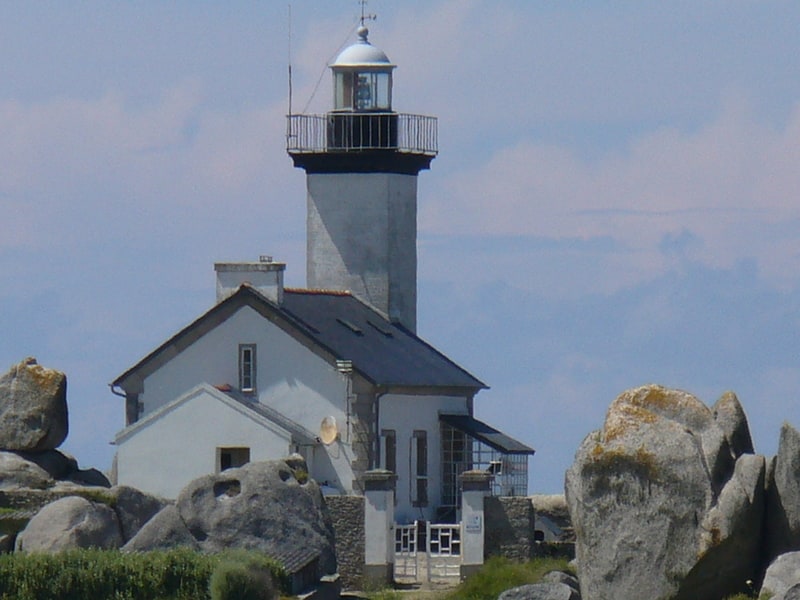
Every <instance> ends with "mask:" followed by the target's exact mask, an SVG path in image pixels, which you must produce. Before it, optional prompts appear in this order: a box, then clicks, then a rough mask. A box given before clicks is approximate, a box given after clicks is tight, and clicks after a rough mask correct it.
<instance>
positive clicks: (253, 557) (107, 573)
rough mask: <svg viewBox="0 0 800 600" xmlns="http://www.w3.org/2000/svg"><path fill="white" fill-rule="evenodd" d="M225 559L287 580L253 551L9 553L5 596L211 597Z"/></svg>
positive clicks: (2, 584)
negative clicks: (211, 585)
mask: <svg viewBox="0 0 800 600" xmlns="http://www.w3.org/2000/svg"><path fill="white" fill-rule="evenodd" d="M232 557H233V558H232ZM225 561H228V562H236V563H238V564H255V565H259V568H263V570H264V571H265V572H267V573H270V574H271V577H270V581H271V582H272V581H279V582H281V583H284V581H285V578H284V576H283V570H282V569H281V568H280V566H279V565H278V564H277V563H275V562H274V561H270V560H269V559H267V558H266V557H265V556H263V555H261V554H256V553H253V552H228V553H224V554H218V555H213V554H203V553H200V552H195V551H193V550H189V549H187V548H182V549H175V550H169V551H160V552H135V553H123V552H119V551H117V550H95V549H92V550H71V551H68V552H61V553H58V554H4V555H0V600H40V599H41V598H47V599H48V600H78V599H81V600H82V599H84V598H92V600H163V599H165V598H169V599H170V600H197V599H199V598H207V597H208V589H209V580H210V579H211V575H212V573H213V572H214V570H215V568H216V567H217V565H218V564H220V563H222V562H225Z"/></svg>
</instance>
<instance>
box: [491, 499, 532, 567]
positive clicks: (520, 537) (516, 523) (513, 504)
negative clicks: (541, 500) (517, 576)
mask: <svg viewBox="0 0 800 600" xmlns="http://www.w3.org/2000/svg"><path fill="white" fill-rule="evenodd" d="M483 510H484V521H485V523H486V532H485V537H484V547H483V554H484V557H485V558H489V557H490V556H505V557H506V558H508V559H511V560H514V561H527V560H530V559H531V558H532V557H533V556H534V553H535V548H536V545H535V542H534V524H535V513H534V510H533V503H532V502H531V500H530V498H527V497H503V498H499V497H495V496H487V497H486V498H484V501H483Z"/></svg>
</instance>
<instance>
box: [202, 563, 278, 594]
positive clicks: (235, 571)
mask: <svg viewBox="0 0 800 600" xmlns="http://www.w3.org/2000/svg"><path fill="white" fill-rule="evenodd" d="M208 589H209V593H210V594H211V600H275V599H276V598H277V597H278V596H277V594H276V592H275V586H274V584H273V583H272V576H271V575H270V572H269V571H266V570H264V569H262V568H258V567H257V566H254V565H253V564H242V563H234V562H228V561H223V562H221V563H220V564H219V565H217V568H216V569H214V573H212V575H211V580H210V582H209V584H208Z"/></svg>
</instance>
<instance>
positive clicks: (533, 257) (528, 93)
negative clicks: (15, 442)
mask: <svg viewBox="0 0 800 600" xmlns="http://www.w3.org/2000/svg"><path fill="white" fill-rule="evenodd" d="M290 6H291V10H290ZM368 11H369V12H370V13H374V14H376V15H377V19H376V20H375V21H371V22H370V23H368V25H369V28H370V32H371V33H370V41H371V42H372V43H374V44H375V45H377V46H378V47H380V48H381V49H383V50H384V51H385V52H386V53H387V54H388V55H389V57H390V58H391V59H392V61H393V62H394V63H396V64H397V65H398V68H397V70H396V72H395V80H394V99H393V104H394V108H395V109H396V110H398V111H400V112H407V113H416V114H429V115H435V116H437V117H438V119H439V156H438V157H437V158H436V159H435V160H434V162H433V164H432V167H431V170H430V171H423V172H422V173H421V174H420V177H419V216H418V219H419V239H418V256H419V283H418V295H419V298H418V332H419V334H420V335H421V337H423V338H424V339H425V340H427V341H429V342H431V343H432V344H434V345H435V346H436V347H437V348H438V349H440V350H441V351H443V352H444V353H445V354H447V355H448V356H450V357H451V358H452V359H453V360H455V361H456V362H458V363H459V364H461V365H462V366H463V367H465V368H466V369H468V370H469V371H470V372H472V373H473V374H474V375H476V376H477V377H478V378H480V379H481V380H482V381H485V382H486V383H487V384H488V385H489V386H490V389H488V390H485V391H482V392H481V393H480V394H478V396H477V397H476V401H475V414H476V416H477V417H478V418H480V419H482V420H484V421H487V422H488V423H490V424H492V425H494V426H495V427H497V428H499V429H501V430H503V431H505V432H506V433H508V434H510V435H512V436H514V437H516V438H518V439H519V440H521V441H523V442H525V443H527V444H529V445H531V446H533V447H534V448H536V450H537V453H536V455H535V456H534V457H533V459H532V460H531V477H530V482H529V488H530V492H531V493H560V492H562V491H563V477H564V471H565V469H566V468H568V466H569V465H570V464H571V462H572V459H573V457H574V453H575V450H576V449H577V447H578V445H579V443H580V441H581V440H582V439H583V437H584V436H585V435H586V434H588V433H589V432H590V431H592V430H594V429H598V428H599V427H600V426H601V425H602V422H603V418H604V415H605V411H606V408H607V407H608V405H609V404H610V403H611V401H612V400H613V399H614V398H615V397H616V396H617V395H618V394H619V393H620V392H622V391H623V390H625V389H628V388H631V387H636V386H639V385H643V384H647V383H659V384H662V385H666V386H670V387H676V388H680V389H683V390H687V391H689V392H692V393H693V394H695V395H696V396H698V397H699V398H700V399H701V400H703V401H704V402H705V403H707V404H708V405H711V404H713V403H714V402H715V401H716V399H717V398H718V397H719V396H720V395H722V393H723V392H725V391H726V390H733V391H734V392H736V393H737V395H738V397H739V399H740V401H741V402H742V404H743V406H744V408H745V412H746V413H747V415H748V418H749V421H750V427H751V430H752V433H753V437H754V440H755V444H756V450H757V451H758V452H760V453H763V454H767V455H770V454H774V453H775V451H776V448H777V440H778V434H779V430H780V427H781V424H782V423H783V422H784V421H788V422H790V423H792V424H793V425H795V426H800V418H798V417H799V416H798V400H797V394H798V388H800V364H799V360H800V260H798V258H799V257H800V198H798V194H799V193H800V35H798V34H799V33H800V31H798V30H799V29H800V3H797V2H794V1H789V0H786V1H779V0H775V1H764V2H755V1H752V0H747V1H745V0H729V1H727V2H716V1H713V2H712V1H707V0H691V1H688V0H686V1H683V0H675V1H672V2H635V1H632V0H630V1H615V0H610V1H605V2H553V1H552V0H507V1H505V2H487V1H479V0H426V1H424V2H423V1H421V0H419V1H418V0H407V1H403V2H396V1H395V2H390V1H389V0H371V1H370V2H369V5H368ZM290 14H291V19H290V18H289V16H290ZM359 14H360V5H359V3H358V2H357V1H356V0H335V1H331V0H324V1H323V0H295V1H293V2H291V3H288V2H263V1H262V2H255V1H250V2H245V1H239V0H230V1H228V2H225V3H221V2H197V1H194V0H193V1H188V0H175V1H173V2H169V3H165V2H155V1H147V0H142V1H140V2H111V1H108V0H107V1H104V2H96V1H92V0H84V1H82V2H70V3H62V2H55V1H43V2H2V3H0V56H1V57H2V59H0V371H5V370H6V368H8V367H10V366H11V365H13V364H15V363H17V362H19V361H20V360H22V359H23V358H25V357H27V356H35V357H36V358H37V359H38V360H39V362H40V364H43V365H45V366H47V367H52V368H56V369H59V370H61V371H64V372H65V373H66V374H67V376H68V382H69V383H68V401H69V410H70V434H69V437H68V439H67V442H66V443H65V444H64V446H63V449H64V450H65V451H67V452H70V453H72V454H73V455H75V456H76V457H77V459H78V461H79V463H80V464H81V466H83V467H89V466H94V467H97V468H100V469H108V468H109V467H110V465H111V460H112V457H113V452H114V447H113V445H111V444H110V441H111V440H112V439H113V437H114V434H115V433H116V432H117V431H118V430H119V429H121V428H122V427H123V421H124V407H123V400H122V399H121V398H118V397H116V396H114V395H112V394H111V392H110V390H109V387H108V383H109V382H111V381H112V380H113V379H115V378H116V377H117V376H118V375H120V374H121V373H122V372H124V371H125V370H126V369H127V368H129V367H130V366H132V365H133V364H135V363H136V362H138V361H139V360H140V359H141V358H142V357H143V356H144V355H146V354H147V353H148V352H150V351H151V350H152V349H153V348H155V347H156V346H157V345H159V344H160V343H161V342H163V341H164V340H165V339H167V338H168V337H169V336H171V335H172V334H174V333H175V332H177V331H178V330H179V329H181V328H182V327H184V326H185V325H187V324H188V323H190V322H191V321H192V320H194V319H195V318H196V317H197V316H198V315H200V314H202V313H203V312H205V311H206V310H207V309H208V308H210V307H211V306H212V304H213V302H214V293H215V291H214V271H213V263H214V262H215V261H240V260H244V261H247V260H254V259H256V258H257V257H258V256H259V255H262V254H269V255H272V256H274V257H275V259H276V260H280V261H285V262H286V263H287V265H288V266H287V271H286V283H287V285H289V286H294V287H302V286H304V285H305V280H304V279H305V174H304V172H303V171H302V170H299V169H294V168H293V167H292V163H291V160H290V159H289V157H288V156H287V155H286V153H285V115H286V114H287V111H288V110H289V108H288V93H287V89H288V85H287V73H288V64H289V63H290V62H291V64H292V73H293V86H292V87H293V96H292V109H293V111H294V112H301V111H305V112H325V111H326V110H328V108H330V105H331V98H330V95H331V82H330V74H329V72H328V70H327V68H326V65H327V64H328V62H329V61H330V60H332V58H333V57H334V56H335V55H336V54H337V52H338V51H339V50H340V49H341V48H342V47H343V46H345V45H347V44H349V43H352V42H353V41H354V40H355V36H354V29H355V27H356V25H357V22H358V15H359ZM290 21H291V27H290V25H289V23H290Z"/></svg>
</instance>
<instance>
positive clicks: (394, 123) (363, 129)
mask: <svg viewBox="0 0 800 600" xmlns="http://www.w3.org/2000/svg"><path fill="white" fill-rule="evenodd" d="M438 144H439V141H438V128H437V120H436V117H428V116H425V115H408V114H400V113H349V112H341V113H339V112H331V113H327V114H324V115H289V116H288V117H287V119H286V150H287V151H288V152H289V153H290V154H295V153H296V154H319V153H326V152H357V151H362V150H395V151H397V152H406V153H410V154H423V155H428V156H435V155H436V154H437V153H438Z"/></svg>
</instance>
